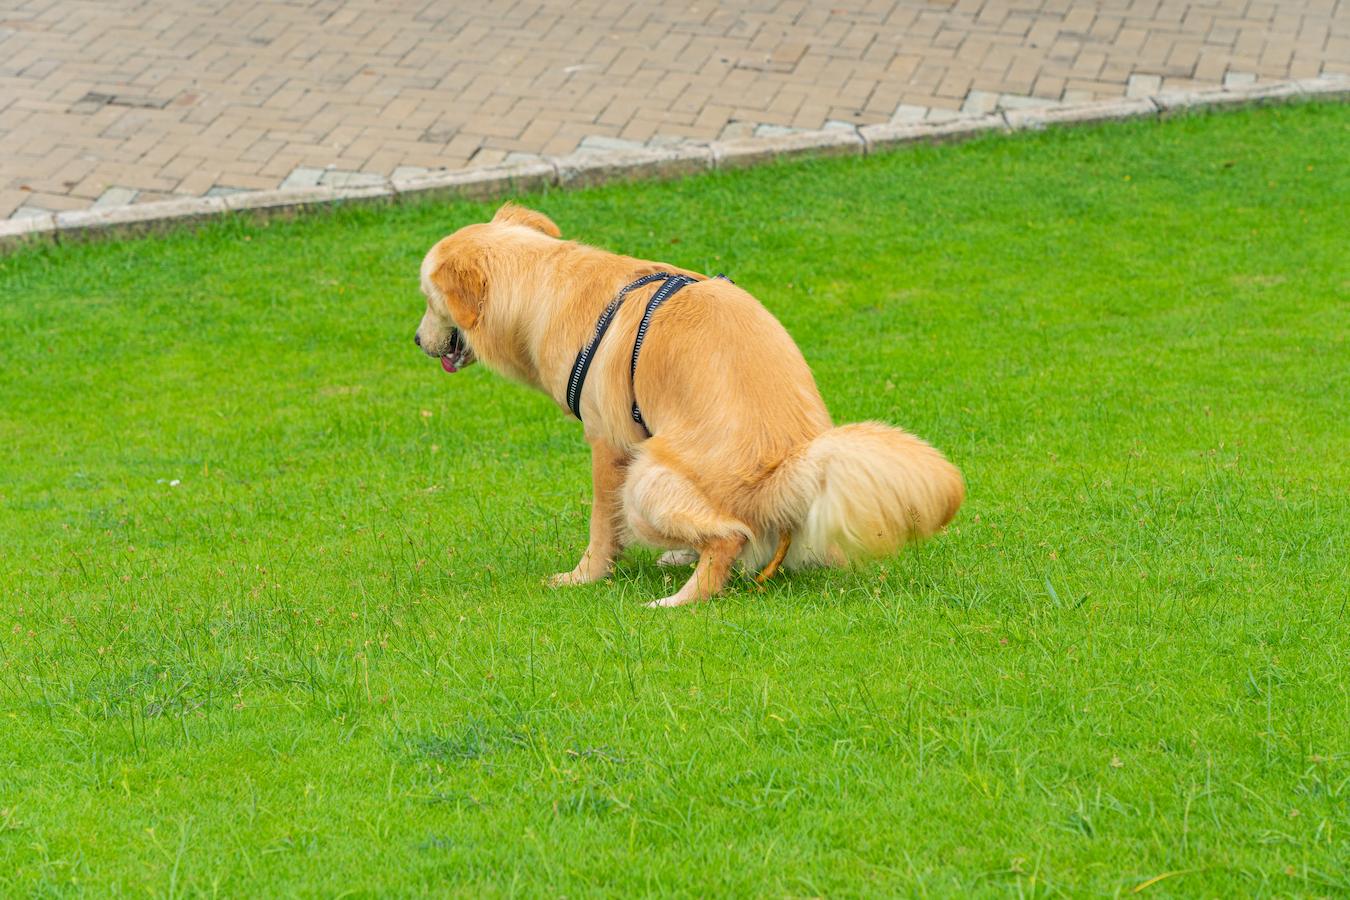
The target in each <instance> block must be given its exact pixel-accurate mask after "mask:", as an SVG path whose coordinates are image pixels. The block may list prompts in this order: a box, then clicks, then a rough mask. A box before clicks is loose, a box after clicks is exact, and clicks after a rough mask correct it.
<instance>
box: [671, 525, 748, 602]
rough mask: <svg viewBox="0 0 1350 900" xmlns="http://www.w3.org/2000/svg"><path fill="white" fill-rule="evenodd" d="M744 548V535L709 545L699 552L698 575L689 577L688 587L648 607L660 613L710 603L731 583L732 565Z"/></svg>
mask: <svg viewBox="0 0 1350 900" xmlns="http://www.w3.org/2000/svg"><path fill="white" fill-rule="evenodd" d="M744 546H745V538H743V537H741V536H740V535H734V536H732V537H724V538H716V539H714V540H712V541H709V542H708V543H707V544H705V545H704V546H703V548H702V550H700V551H699V557H698V565H697V566H695V567H694V574H693V575H690V576H689V580H688V581H686V582H685V583H684V587H682V588H680V589H679V590H678V591H676V592H675V593H673V594H671V595H670V596H669V597H662V598H661V599H660V600H653V601H652V602H651V603H648V604H647V605H648V606H649V607H651V608H652V609H657V608H659V607H662V606H684V605H685V604H686V603H696V602H698V601H699V600H707V599H708V598H709V597H711V596H713V595H714V594H716V593H717V592H718V591H720V590H722V586H723V585H724V584H726V582H727V574H728V573H730V571H731V564H732V563H734V562H735V561H736V557H737V556H739V555H740V552H741V548H742V547H744Z"/></svg>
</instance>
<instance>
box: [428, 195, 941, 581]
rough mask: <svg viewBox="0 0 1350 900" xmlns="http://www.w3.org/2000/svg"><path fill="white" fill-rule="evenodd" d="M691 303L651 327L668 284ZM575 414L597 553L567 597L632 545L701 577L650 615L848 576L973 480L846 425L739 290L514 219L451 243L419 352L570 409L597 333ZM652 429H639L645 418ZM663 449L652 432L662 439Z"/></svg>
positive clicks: (663, 311)
mask: <svg viewBox="0 0 1350 900" xmlns="http://www.w3.org/2000/svg"><path fill="white" fill-rule="evenodd" d="M662 272H668V273H671V274H673V275H684V276H686V278H687V279H688V281H685V282H680V283H685V284H686V285H687V286H685V287H683V289H680V290H678V292H676V293H674V294H672V295H670V296H669V299H668V300H666V302H665V303H664V304H663V305H661V306H660V307H659V308H658V309H655V310H654V312H652V313H651V314H650V315H649V316H648V318H649V322H648V326H649V327H648V328H647V329H646V330H645V332H644V335H643V341H642V343H641V355H640V357H639V356H637V354H635V352H634V343H635V341H637V339H638V329H639V326H640V324H641V322H642V320H643V318H644V314H645V312H646V306H647V303H648V302H649V299H650V298H651V297H652V295H653V294H654V293H655V292H656V291H658V290H662V289H663V285H664V282H662V281H661V280H660V277H659V276H657V274H656V273H662ZM648 275H652V276H653V277H655V278H656V280H655V281H652V282H651V283H649V284H642V285H639V286H637V287H635V288H632V289H631V290H630V291H629V292H628V293H627V295H626V296H625V297H624V298H623V300H622V301H621V302H620V303H619V305H618V308H617V311H615V312H614V313H613V315H612V318H611V320H610V324H609V328H608V331H607V332H605V333H604V336H603V338H602V339H601V340H600V341H599V343H598V345H596V346H595V348H594V353H593V355H591V356H590V360H589V369H588V374H586V376H585V379H584V384H583V385H582V388H581V392H580V398H579V401H578V402H577V406H576V412H577V413H579V414H580V418H581V420H582V422H583V425H584V429H585V435H586V440H587V442H588V443H589V444H590V447H591V478H592V481H593V487H594V500H593V503H592V506H591V517H590V543H589V545H588V546H587V547H586V551H585V552H584V553H583V554H582V555H581V561H580V562H578V563H577V566H576V568H574V569H573V570H572V571H570V572H567V573H564V574H560V575H555V576H553V578H552V579H551V583H552V584H554V585H571V584H587V583H590V582H593V581H597V580H599V579H602V578H604V577H606V576H607V575H608V574H609V573H610V570H611V567H612V566H613V563H614V560H615V558H616V557H617V556H618V554H619V553H621V552H622V551H623V549H624V547H625V545H627V544H629V543H633V542H637V543H641V544H645V545H649V546H652V547H656V548H664V549H667V550H670V551H674V552H670V553H667V554H666V555H665V556H664V557H662V560H661V561H662V562H663V563H667V564H669V563H679V562H684V563H686V564H687V563H688V562H690V561H692V559H693V557H692V555H691V554H690V551H692V552H693V553H694V554H697V560H698V563H697V565H696V566H695V567H694V571H693V574H692V575H691V576H690V578H689V580H688V582H686V583H685V585H684V586H683V587H681V588H680V589H679V590H678V591H676V592H675V593H674V594H672V595H671V596H669V597H666V598H664V599H661V600H656V601H654V602H652V603H651V604H650V605H651V606H680V605H682V604H685V603H690V602H693V601H698V600H706V599H707V598H709V597H711V596H713V595H714V594H716V593H717V592H718V591H720V590H721V589H722V587H723V585H724V584H725V583H726V581H727V578H728V575H729V573H730V570H731V568H732V566H733V565H734V564H735V563H736V561H737V560H740V561H741V562H742V563H743V564H744V565H745V566H746V567H747V568H749V569H752V570H755V569H759V568H760V567H761V566H764V567H765V571H764V573H762V575H761V580H762V579H764V578H767V577H768V576H769V575H771V574H772V573H773V571H774V570H775V569H776V568H777V567H778V565H779V564H780V563H782V564H783V565H785V566H786V567H788V568H793V567H800V566H809V565H842V564H844V563H847V562H848V561H850V560H853V559H857V558H860V557H867V556H877V555H882V554H888V553H892V552H894V551H895V550H897V549H898V548H899V547H900V546H901V545H902V544H904V543H905V542H907V541H910V540H914V539H917V538H923V537H928V536H930V535H932V534H933V533H935V532H937V531H938V530H939V529H941V528H942V527H943V526H945V525H946V524H947V523H948V522H949V521H951V519H952V517H953V516H954V515H955V514H956V510H957V508H958V507H959V506H960V505H961V501H962V500H963V499H964V498H965V485H964V482H963V481H962V478H961V473H960V472H959V471H958V470H957V469H956V467H955V466H953V465H952V464H951V463H950V462H948V461H947V460H946V458H945V457H943V456H942V454H941V453H939V452H938V451H937V450H935V449H933V447H931V446H930V445H928V444H927V443H925V442H924V441H922V440H920V439H919V438H917V437H915V436H913V435H911V434H908V433H906V432H904V431H901V430H899V429H897V428H893V427H891V426H889V425H883V424H880V423H877V422H864V423H860V424H855V425H843V426H839V427H835V426H834V424H833V423H832V422H831V421H830V414H829V412H828V411H827V410H826V409H825V403H824V401H822V400H821V397H820V391H819V390H818V389H817V388H816V382H815V379H814V378H813V377H812V375H811V370H810V369H809V368H808V367H807V365H806V360H805V359H804V358H803V357H802V354H801V351H800V350H798V349H797V345H796V344H795V343H793V341H792V338H791V337H790V336H789V335H788V333H787V331H786V330H785V329H784V328H783V326H782V325H781V324H779V322H778V320H777V319H775V318H774V317H773V314H772V313H770V312H769V311H768V310H767V309H765V308H764V306H763V305H761V304H760V302H759V301H758V300H756V299H755V298H754V297H752V296H751V295H750V294H749V293H747V292H746V291H745V290H743V289H742V288H740V287H737V286H736V285H735V284H733V283H732V282H731V281H728V280H726V279H724V278H715V279H710V278H707V277H705V276H703V275H699V274H697V273H694V272H689V271H687V270H685V269H680V268H677V267H674V266H670V265H667V264H665V263H659V262H651V261H648V260H643V259H634V258H633V257H629V256H620V255H618V254H615V253H610V252H607V251H605V250H601V249H599V248H596V247H590V246H587V245H585V244H580V243H576V242H574V241H566V240H562V239H561V233H560V232H559V230H558V226H556V225H555V224H553V222H552V221H551V220H550V219H549V218H548V217H547V216H545V215H543V214H542V213H539V212H535V211H534V210H530V209H526V208H524V207H521V206H517V205H514V204H511V203H508V204H506V205H504V206H503V207H502V208H501V209H500V210H499V211H498V212H497V214H496V215H495V216H494V217H493V219H492V221H491V222H487V223H483V224H476V225H469V226H466V227H464V228H461V229H460V230H459V231H456V232H455V233H454V234H452V235H450V236H449V237H447V238H444V239H442V240H441V241H440V242H438V243H437V244H436V245H435V246H434V247H432V248H431V250H430V251H429V252H428V253H427V255H426V258H425V259H424V260H423V261H422V292H423V293H424V294H425V295H426V299H427V310H426V314H425V315H424V316H423V317H422V322H421V324H420V325H419V326H418V328H417V334H416V341H417V344H418V345H419V346H420V347H421V348H422V350H423V351H424V352H425V353H426V354H427V355H429V356H431V357H434V358H438V359H439V360H440V361H441V366H442V368H444V369H445V370H446V371H447V372H456V371H458V370H460V369H462V368H464V367H465V366H468V365H470V364H472V363H473V362H475V361H481V362H482V363H483V364H485V365H486V366H487V367H488V368H489V369H492V370H494V371H496V372H498V373H500V374H502V375H504V376H506V377H507V378H510V379H513V380H515V381H519V382H521V383H522V384H525V385H528V386H530V387H533V388H536V389H537V390H540V391H543V392H544V393H545V394H548V395H549V396H550V397H552V398H553V400H554V401H555V402H556V403H557V404H558V405H559V406H560V407H561V408H562V409H564V410H568V395H569V394H568V392H569V384H570V383H572V382H574V381H575V380H576V376H574V369H576V368H578V367H580V366H581V361H580V351H581V350H582V348H584V347H587V346H588V342H592V338H593V337H594V336H595V335H596V332H597V330H598V320H599V319H600V317H601V315H602V314H603V313H605V312H606V311H607V308H608V307H610V306H612V305H613V304H614V303H615V302H616V298H617V296H618V295H619V293H620V292H621V291H622V290H623V289H624V288H625V286H630V285H632V283H633V282H634V281H635V280H638V279H641V278H642V277H643V276H648ZM639 405H640V407H641V410H640V418H641V420H642V423H645V426H646V427H645V428H644V427H643V424H641V423H640V422H639V421H638V419H639V416H638V406H639ZM649 432H650V433H649Z"/></svg>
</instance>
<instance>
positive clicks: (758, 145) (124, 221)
mask: <svg viewBox="0 0 1350 900" xmlns="http://www.w3.org/2000/svg"><path fill="white" fill-rule="evenodd" d="M1297 98H1320V99H1325V100H1339V101H1345V100H1347V99H1350V76H1343V75H1329V76H1324V77H1321V78H1306V79H1302V80H1298V81H1280V82H1264V83H1254V84H1247V85H1241V86H1239V87H1234V88H1215V89H1212V90H1200V91H1186V92H1171V93H1162V94H1158V95H1157V96H1154V97H1141V98H1135V99H1119V100H1107V101H1103V102H1100V103H1085V104H1068V105H1059V106H1046V107H1038V108H1032V109H1014V110H1005V111H1003V112H1001V113H994V114H991V115H986V116H980V117H977V118H969V119H954V120H952V121H949V122H944V123H941V124H923V123H919V124H885V125H864V126H862V127H860V128H848V129H843V128H840V129H834V130H825V131H803V132H796V133H793V134H785V135H774V136H772V137H759V138H743V139H739V140H729V141H714V142H712V143H710V144H697V143H689V144H680V145H676V146H672V147H659V148H658V147H642V148H633V149H623V150H615V151H608V152H605V151H601V152H579V153H573V154H571V155H569V156H562V157H550V158H545V159H539V160H532V161H528V162H522V163H516V164H511V165H500V166H488V167H484V168H480V169H461V170H457V171H453V172H434V173H427V174H422V175H409V176H403V177H399V178H392V179H384V180H382V181H380V182H377V183H375V184H371V185H364V186H361V187H349V188H338V187H303V188H277V189H275V190H267V191H246V192H241V193H238V194H231V195H229V196H226V197H188V198H183V199H181V200H167V201H164V202H160V203H143V204H140V205H133V206H120V207H114V208H112V209H98V210H94V209H88V210H79V211H76V212H63V213H55V214H44V215H40V216H33V217H30V218H23V219H6V220H4V221H0V252H5V251H7V250H11V249H14V248H16V247H18V246H21V245H24V244H28V243H37V242H41V241H51V242H59V241H61V240H64V239H67V238H76V239H78V238H83V237H90V236H95V235H100V236H102V235H124V234H139V233H144V232H149V231H160V230H166V229H171V228H174V227H177V226H180V225H183V224H185V223H190V222H195V221H199V220H203V219H210V218H216V217H218V216H221V215H227V214H236V215H254V216H267V217H275V216H285V215H289V214H294V213H296V212H298V211H302V210H305V209H310V208H313V207H317V206H329V205H335V204H346V203H391V202H397V201H398V200H401V199H402V198H405V197H406V198H409V199H412V200H420V199H426V198H444V199H446V200H493V199H496V198H499V197H504V196H507V195H510V194H515V193H532V192H535V191H538V190H542V189H545V188H550V187H558V188H579V187H591V186H595V185H601V184H609V183H613V182H621V181H640V180H648V179H669V178H680V177H684V176H686V175H693V174H696V173H699V172H706V171H709V170H716V169H740V168H745V167H747V166H752V165H757V164H759V163H763V162H768V161H771V160H774V159H783V158H790V157H802V156H864V155H870V154H873V153H879V152H886V151H888V150H893V149H896V148H899V147H902V146H905V145H909V144H917V143H943V142H949V141H961V140H966V139H969V138H972V137H976V136H978V135H981V134H986V133H990V132H998V131H1024V130H1036V129H1041V128H1046V127H1049V126H1058V125H1079V124H1086V123H1090V122H1107V121H1115V120H1122V119H1134V118H1142V117H1147V116H1162V117H1168V116H1175V115H1179V114H1185V113H1187V112H1193V111H1200V110H1204V109H1210V108H1214V107H1222V106H1242V105H1249V104H1255V103H1279V102H1284V101H1287V100H1291V99H1297Z"/></svg>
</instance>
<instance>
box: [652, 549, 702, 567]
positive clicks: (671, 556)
mask: <svg viewBox="0 0 1350 900" xmlns="http://www.w3.org/2000/svg"><path fill="white" fill-rule="evenodd" d="M696 562H698V551H697V550H667V551H666V552H665V553H662V554H661V556H660V557H659V558H658V559H657V560H656V564H657V565H658V566H692V565H693V564H694V563H696Z"/></svg>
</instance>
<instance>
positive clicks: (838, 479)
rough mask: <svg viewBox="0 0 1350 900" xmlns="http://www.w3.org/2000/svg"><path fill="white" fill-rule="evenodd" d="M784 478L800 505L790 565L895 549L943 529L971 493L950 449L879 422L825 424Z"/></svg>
mask: <svg viewBox="0 0 1350 900" xmlns="http://www.w3.org/2000/svg"><path fill="white" fill-rule="evenodd" d="M779 478H780V479H781V481H780V483H779V485H777V487H779V488H780V490H781V493H779V494H778V496H779V497H780V498H781V499H782V500H784V501H787V503H786V504H785V505H786V506H787V507H795V509H793V510H792V512H791V513H788V515H789V516H791V518H792V519H794V520H795V521H793V522H792V524H791V525H788V526H787V527H790V528H792V532H793V538H792V547H791V549H790V550H789V552H788V556H787V560H786V564H787V565H788V566H790V567H800V566H805V565H842V564H844V563H847V562H850V561H853V560H857V559H863V558H866V557H872V556H881V555H885V554H889V553H893V552H895V551H896V550H898V549H899V548H900V547H901V546H903V545H904V544H906V543H908V542H910V541H914V540H919V539H922V538H926V537H930V536H931V535H933V534H935V533H936V532H938V531H939V530H941V529H942V527H943V526H945V525H946V524H947V523H948V522H950V521H951V520H952V517H953V516H955V515H956V511H957V509H958V508H960V506H961V501H962V500H964V499H965V496H966V488H965V482H964V481H963V480H962V478H961V473H960V471H959V470H958V469H957V468H956V466H954V465H952V464H951V463H950V462H948V461H947V458H946V457H944V456H943V455H942V454H941V453H939V452H938V451H937V450H935V449H934V448H933V447H932V446H931V445H930V444H928V443H927V442H925V441H923V440H920V439H919V438H917V437H915V436H914V435H912V434H909V433H908V432H905V431H901V430H900V429H898V428H892V427H891V426H889V425H883V424H881V423H879V422H860V423H858V424H856V425H844V426H842V427H839V428H833V429H831V430H829V431H827V432H825V433H824V434H822V435H820V436H819V437H817V438H816V439H815V440H813V441H812V442H811V443H810V444H808V445H807V446H806V447H805V448H804V452H801V453H800V454H798V455H796V457H795V459H791V460H789V461H788V462H787V463H786V464H785V465H784V467H783V469H782V470H781V471H780V473H779ZM782 511H783V512H785V513H786V512H788V510H787V509H783V510H782ZM764 539H776V537H771V536H769V535H765V536H764ZM756 543H759V542H758V541H757V542H756ZM760 549H761V548H758V547H757V548H755V550H757V551H758V550H760ZM766 549H769V550H771V549H772V546H771V545H770V546H769V547H768V548H766ZM752 555H753V556H758V555H762V554H761V553H759V552H755V553H752Z"/></svg>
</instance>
